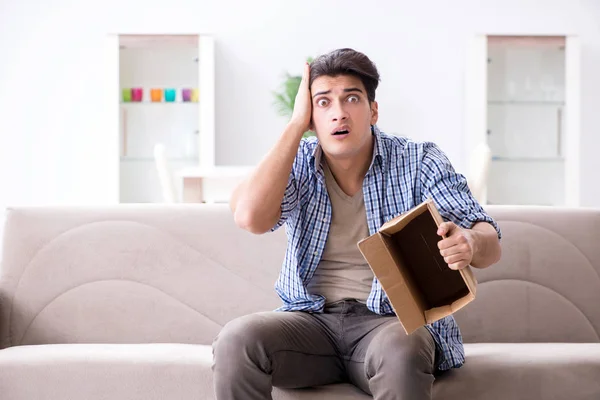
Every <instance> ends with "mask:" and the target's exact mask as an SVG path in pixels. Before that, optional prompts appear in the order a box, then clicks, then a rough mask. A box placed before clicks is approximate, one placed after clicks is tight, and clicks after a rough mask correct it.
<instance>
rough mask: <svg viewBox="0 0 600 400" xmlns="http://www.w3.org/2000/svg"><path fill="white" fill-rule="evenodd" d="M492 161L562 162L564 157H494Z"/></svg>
mask: <svg viewBox="0 0 600 400" xmlns="http://www.w3.org/2000/svg"><path fill="white" fill-rule="evenodd" d="M492 161H503V162H562V161H565V158H564V157H559V156H556V157H492Z"/></svg>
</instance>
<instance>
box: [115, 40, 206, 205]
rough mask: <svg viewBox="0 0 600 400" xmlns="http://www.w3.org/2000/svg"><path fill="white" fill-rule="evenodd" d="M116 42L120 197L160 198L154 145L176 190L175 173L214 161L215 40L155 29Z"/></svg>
mask: <svg viewBox="0 0 600 400" xmlns="http://www.w3.org/2000/svg"><path fill="white" fill-rule="evenodd" d="M112 43H113V46H114V45H117V46H118V93H115V98H114V99H113V101H114V102H115V103H116V104H118V137H119V158H118V160H119V161H118V162H119V202H121V203H148V202H152V203H157V202H162V201H164V197H163V186H162V185H161V181H160V179H159V173H158V170H157V162H156V159H155V156H154V151H155V147H156V146H157V145H162V146H164V147H163V148H164V150H165V154H166V161H167V164H166V165H163V167H166V168H168V170H169V175H170V177H169V178H170V179H172V180H173V183H174V185H175V190H176V191H177V192H178V193H180V192H181V182H179V181H178V180H177V177H176V172H177V171H178V170H180V169H183V168H189V167H199V166H213V165H214V143H215V140H214V136H215V131H214V128H215V124H214V119H215V115H214V110H215V106H214V102H215V80H214V62H215V61H214V42H213V39H212V38H211V37H207V36H202V35H155V34H153V35H115V38H113V41H112ZM113 75H116V74H113ZM140 93H141V95H140ZM163 184H164V182H163Z"/></svg>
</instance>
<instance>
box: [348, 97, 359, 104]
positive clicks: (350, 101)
mask: <svg viewBox="0 0 600 400" xmlns="http://www.w3.org/2000/svg"><path fill="white" fill-rule="evenodd" d="M357 102H358V96H350V97H348V103H357Z"/></svg>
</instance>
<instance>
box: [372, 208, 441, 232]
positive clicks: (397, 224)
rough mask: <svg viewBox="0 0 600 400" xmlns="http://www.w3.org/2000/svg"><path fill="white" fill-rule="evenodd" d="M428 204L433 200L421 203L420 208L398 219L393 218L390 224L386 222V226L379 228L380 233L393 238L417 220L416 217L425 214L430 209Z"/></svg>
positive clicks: (413, 209)
mask: <svg viewBox="0 0 600 400" xmlns="http://www.w3.org/2000/svg"><path fill="white" fill-rule="evenodd" d="M428 203H433V200H430V199H428V200H425V201H424V202H423V203H421V204H419V205H418V206H416V207H414V208H412V209H411V210H409V211H407V212H405V213H403V214H402V215H399V216H397V217H396V218H393V219H391V220H389V221H388V222H386V223H385V224H383V225H382V226H381V228H379V232H381V233H384V234H386V235H390V236H391V235H393V234H394V233H397V232H399V231H401V230H402V229H403V228H404V227H405V226H406V225H408V224H409V223H410V222H411V221H412V220H413V219H415V218H416V217H418V216H419V215H421V214H422V213H423V212H425V211H426V210H428V207H429V206H428ZM434 208H435V207H434ZM436 211H437V210H436ZM438 215H439V214H438ZM440 218H441V217H440ZM438 225H439V224H438Z"/></svg>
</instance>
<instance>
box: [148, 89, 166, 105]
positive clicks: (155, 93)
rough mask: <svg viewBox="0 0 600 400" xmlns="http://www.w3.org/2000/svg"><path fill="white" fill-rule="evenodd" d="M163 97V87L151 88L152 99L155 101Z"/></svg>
mask: <svg viewBox="0 0 600 400" xmlns="http://www.w3.org/2000/svg"><path fill="white" fill-rule="evenodd" d="M162 98H163V90H162V89H151V90H150V100H152V101H153V102H160V101H162Z"/></svg>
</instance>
